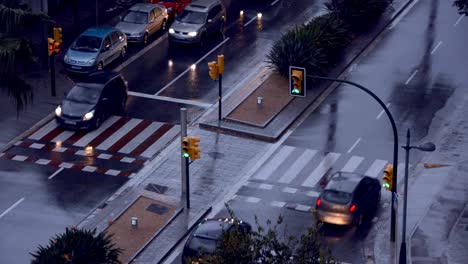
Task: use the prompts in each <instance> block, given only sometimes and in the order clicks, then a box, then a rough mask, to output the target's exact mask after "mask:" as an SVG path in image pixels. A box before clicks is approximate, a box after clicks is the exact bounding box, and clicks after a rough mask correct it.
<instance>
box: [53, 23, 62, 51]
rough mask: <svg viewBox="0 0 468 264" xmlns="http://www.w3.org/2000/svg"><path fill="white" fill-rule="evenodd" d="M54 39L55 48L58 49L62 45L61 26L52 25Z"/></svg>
mask: <svg viewBox="0 0 468 264" xmlns="http://www.w3.org/2000/svg"><path fill="white" fill-rule="evenodd" d="M54 40H55V45H56V46H58V48H57V49H59V48H60V47H61V46H62V42H63V40H62V28H61V27H54ZM57 52H58V50H57Z"/></svg>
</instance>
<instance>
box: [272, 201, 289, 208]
mask: <svg viewBox="0 0 468 264" xmlns="http://www.w3.org/2000/svg"><path fill="white" fill-rule="evenodd" d="M270 205H271V206H274V207H284V206H285V205H286V203H285V202H281V201H271V203H270Z"/></svg>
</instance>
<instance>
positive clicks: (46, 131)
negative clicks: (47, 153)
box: [29, 120, 57, 140]
mask: <svg viewBox="0 0 468 264" xmlns="http://www.w3.org/2000/svg"><path fill="white" fill-rule="evenodd" d="M56 127H57V123H56V122H55V120H51V121H50V122H49V123H47V125H45V126H43V127H41V128H40V129H39V130H37V131H36V132H34V134H32V135H30V136H29V138H30V139H35V140H39V139H41V138H43V137H44V136H46V135H47V134H49V133H50V132H51V131H52V130H54V129H55V128H56Z"/></svg>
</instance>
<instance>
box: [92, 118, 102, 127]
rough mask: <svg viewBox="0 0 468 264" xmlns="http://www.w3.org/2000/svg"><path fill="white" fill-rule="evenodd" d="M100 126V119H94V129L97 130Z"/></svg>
mask: <svg viewBox="0 0 468 264" xmlns="http://www.w3.org/2000/svg"><path fill="white" fill-rule="evenodd" d="M100 126H101V117H96V121H95V122H94V129H98V128H99V127H100Z"/></svg>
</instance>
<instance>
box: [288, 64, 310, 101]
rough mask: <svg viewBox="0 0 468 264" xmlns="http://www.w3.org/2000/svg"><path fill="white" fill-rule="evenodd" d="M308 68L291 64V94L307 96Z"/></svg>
mask: <svg viewBox="0 0 468 264" xmlns="http://www.w3.org/2000/svg"><path fill="white" fill-rule="evenodd" d="M305 76H306V69H305V68H301V67H295V66H289V94H290V95H292V96H301V97H305V95H306V79H305Z"/></svg>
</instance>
